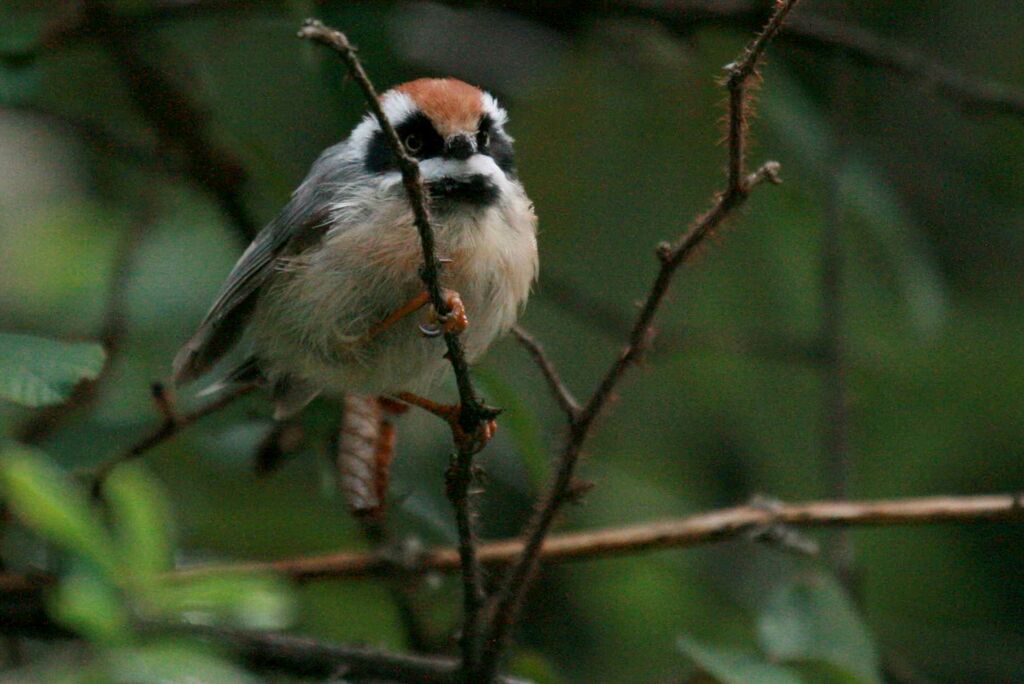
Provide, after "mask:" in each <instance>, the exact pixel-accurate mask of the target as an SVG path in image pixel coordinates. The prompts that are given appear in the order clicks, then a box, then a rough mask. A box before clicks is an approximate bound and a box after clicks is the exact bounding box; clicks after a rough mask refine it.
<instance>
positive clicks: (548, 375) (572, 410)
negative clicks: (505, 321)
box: [512, 325, 580, 423]
mask: <svg viewBox="0 0 1024 684" xmlns="http://www.w3.org/2000/svg"><path fill="white" fill-rule="evenodd" d="M512 335H513V336H515V338H516V339H517V340H519V344H521V345H523V348H525V349H526V351H527V352H528V353H529V354H530V356H531V357H532V358H533V360H534V362H535V363H536V364H537V367H538V368H539V369H540V372H541V374H542V375H543V376H544V379H545V380H546V381H547V383H548V387H550V388H551V394H552V395H553V396H554V397H555V401H557V402H558V405H559V406H560V407H561V408H562V410H563V411H565V414H566V416H568V418H569V422H570V423H571V422H572V421H573V420H575V419H576V416H578V415H579V412H580V405H579V402H577V401H576V397H574V396H573V395H572V390H570V389H569V387H568V386H567V385H566V384H565V382H564V381H563V380H562V376H561V375H559V374H558V369H556V368H555V364H554V363H552V361H551V359H549V358H548V355H547V354H546V353H545V351H544V348H543V347H542V346H541V345H540V342H538V341H537V340H536V338H534V337H533V335H531V334H530V333H528V332H526V330H525V329H523V328H522V326H519V325H514V326H512Z"/></svg>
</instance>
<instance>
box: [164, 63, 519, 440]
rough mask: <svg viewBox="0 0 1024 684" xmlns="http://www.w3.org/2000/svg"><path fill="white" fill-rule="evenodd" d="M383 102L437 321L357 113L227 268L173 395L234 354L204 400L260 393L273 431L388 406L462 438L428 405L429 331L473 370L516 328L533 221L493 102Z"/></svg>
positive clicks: (404, 216)
mask: <svg viewBox="0 0 1024 684" xmlns="http://www.w3.org/2000/svg"><path fill="white" fill-rule="evenodd" d="M379 102H380V105H381V108H382V110H383V112H384V114H385V116H386V117H387V119H388V121H389V122H390V123H391V124H392V125H393V126H394V128H395V130H396V132H397V133H398V136H399V139H400V141H401V143H402V145H403V146H404V148H405V151H406V152H407V153H408V154H409V155H411V156H412V157H414V158H415V159H416V160H417V162H418V164H419V168H420V174H421V177H422V181H423V185H424V188H425V190H426V195H427V197H428V206H429V210H430V215H431V225H432V228H433V232H434V237H435V245H436V253H437V255H438V260H439V263H440V264H441V268H440V273H439V283H440V285H441V287H442V288H443V290H442V291H443V295H444V298H445V302H446V304H447V305H448V307H449V308H450V313H448V315H446V316H439V315H438V313H437V312H436V311H434V310H433V307H432V306H431V304H430V298H429V297H428V295H427V294H426V292H425V290H424V284H423V282H422V280H421V276H420V267H421V265H422V264H423V250H422V244H421V239H420V236H419V233H418V231H417V229H416V226H415V225H414V220H413V212H412V207H411V205H410V203H409V200H408V197H407V195H406V190H405V188H404V186H403V182H402V175H401V172H400V169H399V165H398V160H397V158H396V156H395V154H394V153H393V151H392V149H391V148H390V146H389V145H388V141H387V139H386V137H385V133H384V131H383V130H382V129H381V126H380V123H379V121H378V120H377V119H376V117H374V116H373V115H372V114H369V113H368V114H366V116H365V117H363V119H362V120H361V121H360V122H359V123H358V124H357V125H356V126H355V128H354V129H353V130H352V132H351V134H350V135H349V136H348V137H347V138H346V139H344V140H343V141H342V142H340V143H337V144H335V145H333V146H331V147H329V148H327V149H326V150H324V151H323V153H322V154H321V155H320V156H319V158H318V159H317V160H316V161H315V162H314V163H313V165H312V167H311V169H310V171H309V172H308V174H307V176H306V177H305V179H304V180H303V181H302V183H301V184H300V185H299V186H298V188H297V189H296V190H295V191H294V193H293V194H292V196H291V198H290V200H289V201H288V202H287V204H286V205H285V206H284V208H283V209H282V210H281V211H280V213H279V214H278V215H277V216H276V217H275V218H274V219H273V220H272V221H270V222H269V223H268V224H267V225H266V226H265V227H264V228H263V229H262V230H261V231H260V232H259V233H258V234H257V236H256V237H255V238H254V239H253V240H252V243H251V244H250V245H249V246H248V248H247V249H246V250H245V251H244V252H243V254H242V255H241V257H240V258H239V259H238V262H237V263H236V264H235V266H234V268H233V269H232V270H231V272H230V274H229V275H228V276H227V279H226V281H225V282H224V284H223V286H222V288H221V290H220V292H219V294H218V295H217V297H216V298H215V300H214V302H213V305H212V306H211V307H210V309H209V311H208V313H207V314H206V316H205V318H204V319H203V320H202V322H201V323H200V325H199V327H198V329H197V330H196V331H195V333H194V334H193V335H192V337H191V338H190V339H189V340H188V341H187V342H186V343H185V344H184V346H183V347H182V348H181V349H180V351H179V352H178V353H177V355H176V356H175V358H174V361H173V365H172V381H173V382H174V384H175V385H183V384H186V383H188V382H191V381H194V380H197V379H198V378H200V377H201V376H204V375H207V374H208V373H210V371H211V370H212V369H213V368H214V367H215V366H216V365H218V362H220V361H221V359H222V357H224V356H225V355H226V354H227V353H228V352H229V351H231V350H232V349H235V348H236V347H237V348H240V349H241V353H240V354H239V355H238V356H237V358H240V359H241V361H240V362H238V363H236V365H234V366H233V367H231V368H230V370H228V371H227V372H226V373H225V374H224V375H223V376H222V377H221V378H220V379H219V380H217V381H216V382H214V383H213V384H212V385H210V387H209V388H207V392H216V391H219V390H221V389H223V388H225V387H227V386H231V385H237V384H240V383H244V384H253V383H258V384H261V385H264V386H266V387H267V388H269V390H270V394H271V398H272V401H273V405H274V418H275V419H276V420H279V421H280V420H286V419H289V418H291V417H293V416H295V415H296V414H298V413H299V412H300V411H301V410H302V409H303V408H304V407H305V406H306V405H307V404H309V403H310V402H311V401H312V400H313V399H314V398H316V397H317V396H320V395H324V396H328V397H337V398H344V397H352V396H355V397H378V396H379V397H389V398H392V399H399V400H401V401H403V402H406V403H409V404H415V405H418V406H421V407H422V408H426V409H427V410H430V411H432V412H434V413H436V414H438V415H441V416H443V417H445V418H446V419H447V420H448V421H449V423H450V425H451V426H452V429H453V432H454V433H456V435H457V437H458V424H459V421H458V415H459V410H460V407H459V406H458V404H455V405H446V404H442V403H439V402H434V401H432V400H430V399H428V398H426V397H425V396H424V395H425V394H426V393H428V392H429V391H430V390H431V389H432V388H433V387H434V386H435V385H436V384H437V382H438V381H439V379H440V378H441V377H442V376H443V374H444V370H445V368H446V366H447V361H446V360H445V357H444V352H445V346H444V342H443V340H442V339H441V333H442V332H454V333H458V334H459V335H460V339H461V341H462V344H463V347H464V349H465V354H466V358H467V360H468V361H469V362H470V363H472V362H474V361H476V360H478V359H479V358H480V357H481V356H482V355H483V354H484V352H485V351H486V350H487V348H488V347H489V346H490V345H491V344H492V342H493V341H494V340H495V339H497V338H498V337H499V336H501V335H502V334H504V333H506V332H507V331H508V330H509V329H510V327H511V326H512V325H513V324H514V323H515V321H516V319H517V317H518V316H519V315H520V313H521V312H522V310H523V308H524V306H525V304H526V301H527V299H528V297H529V294H530V291H531V289H532V286H533V284H534V283H535V281H536V280H537V276H538V268H539V260H538V250H537V217H536V214H535V212H534V206H533V203H532V202H531V201H530V199H529V198H528V197H527V195H526V192H525V190H524V188H523V185H522V183H521V182H520V180H519V177H518V174H517V171H516V164H515V155H514V150H513V139H512V138H511V137H510V135H509V134H508V133H507V132H506V125H507V122H508V115H507V113H506V111H505V109H503V108H502V106H501V105H500V104H499V103H498V101H497V100H496V99H495V97H494V96H492V95H491V94H490V93H488V92H486V91H484V90H482V89H480V88H478V87H476V86H473V85H470V84H468V83H465V82H463V81H461V80H458V79H455V78H421V79H417V80H413V81H410V82H407V83H403V84H401V85H398V86H396V87H394V88H392V89H390V90H388V91H386V92H385V93H383V94H382V95H381V96H380V100H379ZM493 429H494V427H493V422H492V423H490V424H489V425H488V426H487V427H486V428H485V432H486V434H484V435H482V441H483V442H484V443H486V440H487V439H489V438H490V434H491V433H493ZM462 437H463V438H466V436H465V435H462ZM480 437H481V436H479V435H478V436H477V438H478V440H479V439H480Z"/></svg>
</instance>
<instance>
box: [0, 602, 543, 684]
mask: <svg viewBox="0 0 1024 684" xmlns="http://www.w3.org/2000/svg"><path fill="white" fill-rule="evenodd" d="M7 598H10V599H11V602H10V603H8V604H5V606H4V608H5V611H4V621H3V623H2V625H0V632H2V633H3V634H6V635H18V636H29V637H32V638H36V639H47V640H54V639H70V638H74V636H75V635H74V634H73V633H71V632H69V631H68V630H67V629H66V628H64V627H62V626H61V625H58V624H56V623H54V622H53V620H52V619H51V618H50V617H49V615H48V614H47V612H46V611H45V610H44V600H43V594H42V592H41V591H40V590H39V588H37V587H34V588H30V589H27V590H25V591H22V592H19V593H18V594H16V595H14V596H11V597H7ZM135 626H136V627H137V629H139V630H140V631H141V632H142V633H146V634H171V635H180V636H185V637H190V638H199V639H203V640H206V641H210V642H211V643H213V644H215V645H216V646H217V647H218V648H221V649H224V650H226V651H227V652H229V653H231V654H233V655H234V656H235V657H236V658H238V659H239V660H241V661H242V662H244V663H245V665H246V666H247V667H249V668H250V669H253V670H256V671H264V672H278V673H286V674H289V675H294V676H298V677H315V678H318V679H326V678H328V677H334V676H337V675H338V674H343V676H344V679H345V681H374V682H378V681H381V680H386V681H389V682H409V683H410V684H455V683H456V682H457V681H458V672H459V662H458V660H456V659H455V658H448V657H443V656H421V655H411V654H405V653H394V652H390V651H384V650H380V649H376V648H370V647H366V646H353V645H345V644H335V643H328V642H323V641H318V640H315V639H311V638H307V637H301V636H294V635H288V634H281V633H278V632H258V631H254V630H244V629H233V628H227V627H214V626H208V625H189V624H165V623H156V622H139V623H136V625H135ZM498 681H499V682H501V683H502V684H527V683H526V682H525V681H524V680H521V679H515V678H512V677H505V676H503V677H500V678H499V680H498Z"/></svg>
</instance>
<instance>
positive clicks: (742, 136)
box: [474, 0, 797, 682]
mask: <svg viewBox="0 0 1024 684" xmlns="http://www.w3.org/2000/svg"><path fill="white" fill-rule="evenodd" d="M796 2H797V0H783V1H781V2H777V3H776V6H775V11H774V13H773V14H772V17H771V18H770V19H769V21H768V23H767V25H765V27H764V29H762V31H761V32H760V33H759V34H758V35H757V36H756V37H755V38H754V40H753V41H752V42H751V43H750V45H748V46H747V48H746V49H745V50H744V51H743V53H742V54H741V55H740V57H739V59H737V60H736V61H735V62H733V63H731V64H729V65H728V66H727V67H726V69H727V72H728V77H727V80H726V88H727V90H728V93H729V113H728V124H727V125H728V139H727V147H728V151H729V163H728V170H727V182H726V188H725V190H724V191H723V192H722V193H721V194H720V195H718V197H717V198H716V200H715V203H714V205H713V206H712V208H711V210H710V211H708V212H707V213H705V214H703V215H702V216H700V217H698V219H697V220H696V222H695V223H693V224H692V225H691V227H690V229H689V230H688V231H687V232H686V234H684V235H683V236H682V238H680V240H679V241H678V242H677V243H676V244H675V245H670V244H668V243H664V244H662V245H660V246H659V247H658V250H657V255H658V258H659V260H660V261H661V268H660V270H659V272H658V275H657V278H656V279H655V281H654V285H653V286H652V288H651V291H650V293H649V294H648V296H647V300H646V302H645V303H644V305H643V307H642V308H641V310H640V314H639V316H638V317H637V320H636V323H635V324H634V326H633V329H632V331H631V332H630V335H629V341H628V344H627V346H626V349H625V350H624V351H623V352H622V354H621V355H620V356H619V358H618V359H617V360H616V361H615V362H614V363H613V364H612V366H611V368H610V369H609V370H608V372H607V373H606V374H605V376H604V379H603V380H602V381H601V383H600V384H599V385H598V387H597V389H596V390H595V391H594V393H593V395H592V396H591V397H590V399H589V400H588V401H587V403H586V405H585V406H584V407H583V409H582V410H581V411H580V412H579V414H578V415H577V416H576V418H575V419H574V420H573V421H572V424H571V426H570V431H569V439H568V442H567V444H566V446H565V449H564V450H563V452H562V455H561V459H560V462H559V466H558V469H557V472H556V474H555V479H554V481H553V483H552V485H551V487H550V489H549V490H548V492H547V494H546V495H545V497H544V499H543V501H542V502H541V505H540V508H539V509H538V511H537V514H536V515H535V516H534V518H533V520H531V522H530V524H529V526H528V528H527V531H526V534H525V539H526V543H525V546H524V548H523V552H522V554H521V556H520V557H519V559H518V560H517V561H516V562H515V563H514V564H513V565H512V567H511V568H510V569H509V571H508V573H507V574H506V576H505V578H504V580H503V582H502V584H501V587H500V589H499V591H498V592H497V593H496V594H495V595H494V599H493V602H492V606H493V611H491V614H492V616H493V617H492V618H491V620H490V623H489V625H488V629H487V633H486V637H485V639H484V644H485V646H484V648H483V651H482V653H481V658H480V668H479V671H477V672H475V673H474V674H475V676H476V681H481V682H487V681H490V679H492V678H493V677H494V673H495V672H497V668H498V664H499V662H500V659H501V656H502V653H503V651H504V649H505V644H506V642H507V641H508V637H509V635H510V633H511V630H512V627H513V625H514V624H515V622H516V619H517V618H518V614H519V611H520V609H521V607H522V603H523V600H524V598H525V595H526V590H527V588H528V586H529V583H530V579H531V578H532V576H533V574H534V572H535V570H536V567H537V563H538V559H539V556H540V550H541V548H542V546H543V544H544V538H545V537H546V536H547V534H548V532H549V531H550V529H551V525H552V524H553V522H554V519H555V516H556V514H557V512H558V510H559V509H560V508H561V507H562V505H563V504H564V503H565V502H566V500H567V499H568V498H569V495H570V493H571V490H572V484H573V480H574V477H575V471H576V465H577V463H578V462H579V457H580V453H581V451H582V448H583V444H584V442H585V441H586V438H587V436H588V434H589V432H590V428H591V426H592V425H593V423H594V421H595V420H596V418H597V416H598V415H599V414H600V412H601V410H602V409H603V408H604V407H605V405H606V404H607V403H608V400H609V399H610V398H611V396H612V393H613V391H614V389H615V387H616V386H617V385H618V383H619V381H620V380H621V379H622V377H623V374H624V373H625V372H626V370H627V369H628V368H629V367H630V366H631V365H633V363H635V362H636V361H638V360H639V358H640V357H641V356H642V354H643V351H644V350H645V349H646V347H647V346H648V344H649V340H650V336H651V326H652V323H653V321H654V316H655V314H656V313H657V311H658V308H659V307H660V305H661V303H662V301H663V300H664V298H665V295H666V293H667V292H668V288H669V285H670V284H671V282H672V278H673V276H674V275H675V272H676V270H677V269H678V268H679V266H680V265H681V264H682V263H683V261H685V259H686V258H687V257H688V256H689V255H690V254H691V253H692V252H693V250H694V249H695V248H696V247H697V246H698V245H699V244H700V243H701V242H703V240H704V238H705V237H706V236H707V235H709V234H710V233H711V232H712V231H713V230H714V229H715V228H717V227H718V226H719V225H720V224H721V223H722V222H723V221H724V220H725V219H726V217H727V216H728V215H729V214H730V213H731V212H732V211H733V210H734V209H736V208H737V207H739V206H740V205H741V204H743V202H744V201H745V200H746V198H747V196H748V195H749V193H750V191H751V190H752V189H753V187H754V186H755V185H757V184H759V183H761V182H763V181H765V180H768V181H771V182H778V164H776V163H775V162H768V163H766V164H764V165H763V166H762V167H760V168H759V169H758V170H757V171H755V172H754V173H753V174H750V175H749V176H748V175H747V172H746V128H747V108H748V100H749V97H748V94H747V88H748V82H749V81H750V80H751V78H752V77H754V76H755V74H756V70H757V65H758V60H759V59H760V57H761V55H762V53H763V52H764V49H765V47H766V46H767V44H768V41H770V40H771V39H772V38H773V37H774V36H775V34H776V33H778V31H779V29H780V28H781V27H782V22H783V21H784V20H785V18H786V16H787V15H788V14H789V12H790V10H792V9H793V7H794V5H795V4H796Z"/></svg>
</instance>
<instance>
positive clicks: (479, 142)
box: [476, 131, 491, 150]
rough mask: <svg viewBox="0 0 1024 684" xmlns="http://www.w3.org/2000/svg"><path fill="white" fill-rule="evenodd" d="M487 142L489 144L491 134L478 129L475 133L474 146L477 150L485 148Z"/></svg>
mask: <svg viewBox="0 0 1024 684" xmlns="http://www.w3.org/2000/svg"><path fill="white" fill-rule="evenodd" d="M489 144H491V136H490V134H489V133H488V132H487V131H480V132H479V133H477V134H476V148H477V149H478V150H484V149H487V146H488V145H489Z"/></svg>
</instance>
